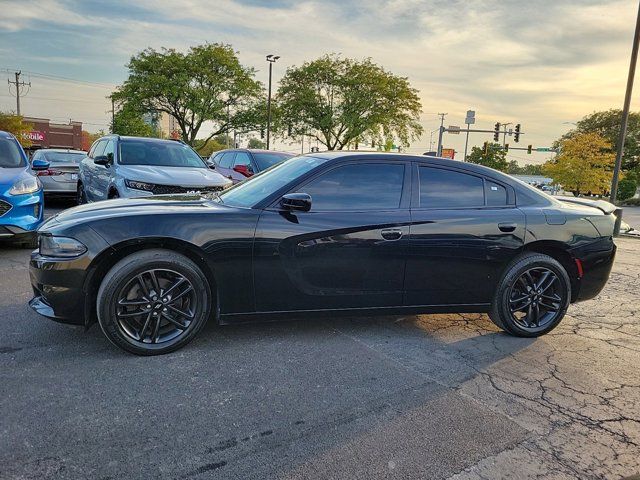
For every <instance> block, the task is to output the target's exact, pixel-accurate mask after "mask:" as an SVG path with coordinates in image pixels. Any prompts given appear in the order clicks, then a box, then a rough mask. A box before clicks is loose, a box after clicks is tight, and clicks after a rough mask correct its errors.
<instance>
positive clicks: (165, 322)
mask: <svg viewBox="0 0 640 480" xmlns="http://www.w3.org/2000/svg"><path fill="white" fill-rule="evenodd" d="M211 310H212V296H211V292H210V289H209V282H208V280H207V278H206V276H205V275H204V273H203V272H202V270H201V269H200V268H199V267H198V266H197V265H196V264H195V263H194V262H193V261H191V260H190V259H189V258H187V257H185V256H184V255H181V254H178V253H176V252H173V251H170V250H161V249H153V250H144V251H141V252H138V253H134V254H132V255H129V256H128V257H125V258H124V259H122V260H120V261H119V262H118V263H117V264H115V265H114V266H113V268H111V270H110V271H109V273H107V275H106V276H105V277H104V280H103V281H102V284H101V285H100V289H99V291H98V299H97V312H98V321H99V323H100V327H101V328H102V331H103V332H104V334H105V335H106V336H107V338H108V339H109V340H111V342H113V343H114V344H115V345H116V346H118V347H120V348H122V349H124V350H127V351H129V352H132V353H135V354H138V355H160V354H163V353H168V352H171V351H174V350H177V349H178V348H181V347H183V346H184V345H186V344H187V343H188V342H190V341H191V340H192V339H193V338H194V337H195V335H196V334H197V333H198V331H200V329H201V328H202V327H203V326H204V324H205V323H206V321H207V320H208V319H209V317H210V315H211Z"/></svg>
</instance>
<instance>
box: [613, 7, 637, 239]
mask: <svg viewBox="0 0 640 480" xmlns="http://www.w3.org/2000/svg"><path fill="white" fill-rule="evenodd" d="M639 43H640V6H639V7H638V17H637V18H636V31H635V34H634V36H633V48H632V49H631V62H630V63H629V76H628V77H627V91H626V93H625V95H624V107H623V109H622V122H621V123H620V136H619V137H618V149H617V152H616V165H615V167H614V169H613V178H612V179H611V198H610V200H611V203H615V201H616V195H617V193H618V177H619V176H620V167H621V166H622V155H623V153H624V141H625V138H626V136H627V124H628V123H629V108H630V105H631V92H632V91H633V78H634V76H635V74H636V63H637V60H638V44H639ZM620 221H621V216H620V218H619V220H618V221H617V222H616V228H615V231H614V234H617V233H618V232H619V231H620Z"/></svg>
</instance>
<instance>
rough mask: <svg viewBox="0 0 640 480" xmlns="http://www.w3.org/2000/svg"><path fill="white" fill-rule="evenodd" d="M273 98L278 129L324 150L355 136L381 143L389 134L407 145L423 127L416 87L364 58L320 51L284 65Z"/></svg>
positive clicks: (347, 142)
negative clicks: (311, 58) (310, 57)
mask: <svg viewBox="0 0 640 480" xmlns="http://www.w3.org/2000/svg"><path fill="white" fill-rule="evenodd" d="M276 99H277V106H276V111H275V124H276V127H277V128H279V130H280V131H285V130H286V131H287V132H289V131H290V132H291V134H290V137H291V138H293V139H299V138H300V137H301V136H302V135H308V136H311V137H313V138H315V139H317V140H318V141H319V142H320V143H322V144H323V145H325V146H326V147H327V149H328V150H335V149H339V150H341V149H343V148H345V147H348V146H351V145H354V144H355V143H356V142H357V141H360V142H362V143H364V142H365V141H368V142H375V143H376V144H381V143H384V140H386V139H387V138H389V137H392V136H393V137H395V138H397V143H399V144H400V145H402V146H408V145H409V141H410V140H413V139H415V138H417V137H418V136H419V135H420V134H421V133H422V130H423V129H422V126H421V125H420V122H419V120H420V113H421V110H422V106H421V104H420V98H419V97H418V90H416V89H415V88H412V87H411V85H410V84H409V81H408V79H407V78H405V77H399V76H396V75H393V74H392V73H389V72H387V71H386V70H384V69H383V68H382V67H380V66H379V65H376V64H374V63H373V62H372V61H371V60H370V59H366V60H363V61H357V60H352V59H347V58H341V57H340V56H338V55H325V56H323V57H321V58H319V59H317V60H314V61H312V62H307V63H304V64H303V65H302V66H301V67H292V68H289V69H288V70H287V72H286V74H285V75H284V77H283V78H282V80H281V82H280V87H279V88H278V92H277V96H276Z"/></svg>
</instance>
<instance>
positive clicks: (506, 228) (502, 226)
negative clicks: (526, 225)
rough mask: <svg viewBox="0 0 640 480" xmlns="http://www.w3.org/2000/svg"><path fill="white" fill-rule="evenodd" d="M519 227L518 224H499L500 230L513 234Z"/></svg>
mask: <svg viewBox="0 0 640 480" xmlns="http://www.w3.org/2000/svg"><path fill="white" fill-rule="evenodd" d="M517 226H518V224H517V223H499V224H498V228H499V229H500V231H501V232H513V231H514V230H515V229H516V227H517Z"/></svg>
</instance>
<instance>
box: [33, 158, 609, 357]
mask: <svg viewBox="0 0 640 480" xmlns="http://www.w3.org/2000/svg"><path fill="white" fill-rule="evenodd" d="M598 207H599V208H594V207H590V206H584V205H579V204H571V203H566V202H561V201H558V200H556V199H554V198H552V197H549V196H547V195H546V194H544V193H542V192H540V191H538V190H536V189H534V188H531V187H529V186H527V185H525V184H524V183H521V182H519V181H517V180H515V179H513V178H511V177H509V176H507V175H504V174H502V173H500V172H497V171H494V170H491V169H489V168H484V167H480V166H477V165H471V164H466V163H461V162H457V161H451V160H444V159H437V158H432V157H419V156H405V155H394V154H379V153H361V152H329V153H323V154H312V155H305V156H300V157H297V158H294V159H291V160H289V161H287V162H285V163H282V164H279V165H277V166H275V167H272V168H270V169H268V170H266V171H264V172H262V173H260V174H259V175H256V176H255V177H253V179H251V180H250V181H247V182H244V183H240V184H238V185H236V186H235V187H232V188H231V189H229V190H227V191H225V192H224V193H222V194H220V195H216V196H214V197H208V198H207V197H199V196H154V197H149V198H143V199H126V200H113V201H105V202H100V203H99V204H95V205H84V206H80V207H76V208H72V209H70V210H67V211H64V212H62V213H60V214H58V215H56V216H55V217H53V218H51V219H50V220H48V221H47V222H46V223H45V224H44V225H43V226H42V227H41V228H40V230H39V240H40V244H39V249H38V250H37V251H34V253H33V254H32V258H31V263H30V275H31V283H32V285H33V291H34V298H33V299H32V300H31V302H30V305H31V306H32V307H33V308H34V309H35V310H36V311H37V312H38V313H40V314H42V315H44V316H46V317H50V318H52V319H54V320H57V321H60V322H66V323H74V324H80V325H85V326H87V327H88V326H90V325H91V324H92V323H94V322H96V321H97V322H98V323H99V325H100V327H101V328H102V331H103V332H104V334H105V335H106V336H107V338H108V339H109V340H111V341H112V342H113V343H114V344H115V345H117V346H119V347H121V348H123V349H125V350H128V351H129V352H133V353H137V354H143V355H153V354H160V353H166V352H169V351H172V350H176V349H177V348H180V347H182V346H184V345H185V344H186V343H188V342H189V341H190V340H191V339H192V338H193V337H194V336H195V335H196V334H197V333H198V332H199V331H200V329H201V328H202V326H203V325H204V324H205V323H206V322H207V321H210V320H211V321H215V322H218V323H221V324H227V323H233V322H243V321H256V320H264V319H267V318H275V317H292V316H295V317H301V316H308V315H316V314H319V315H327V314H336V313H344V314H348V315H356V314H357V315H371V314H406V313H434V312H488V313H489V316H490V317H491V319H492V320H493V321H494V322H495V323H496V325H498V326H499V327H500V328H502V329H504V330H505V331H507V332H508V333H510V334H513V335H518V336H524V337H534V336H538V335H542V334H544V333H546V332H549V331H550V330H551V329H553V328H554V327H555V326H556V325H558V323H559V322H560V320H561V319H562V318H563V316H564V315H565V312H566V311H567V307H568V306H569V304H570V303H571V302H577V301H581V300H587V299H590V298H593V297H594V296H595V295H597V294H598V292H600V290H601V289H602V288H603V286H604V284H605V283H606V281H607V279H608V277H609V272H610V270H611V266H612V263H613V259H614V255H615V250H616V247H615V245H614V243H613V238H612V234H613V228H614V222H615V217H614V215H613V209H612V205H610V204H607V203H604V202H602V203H601V204H598Z"/></svg>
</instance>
